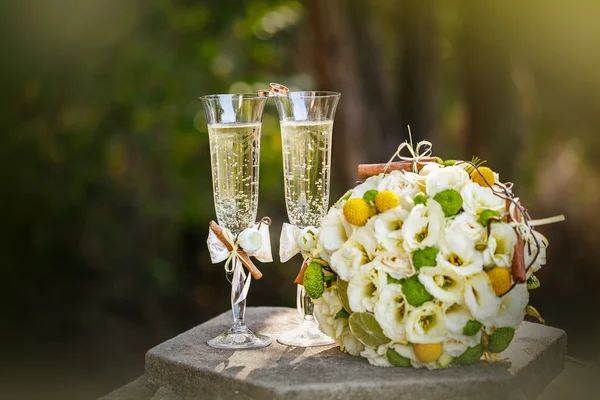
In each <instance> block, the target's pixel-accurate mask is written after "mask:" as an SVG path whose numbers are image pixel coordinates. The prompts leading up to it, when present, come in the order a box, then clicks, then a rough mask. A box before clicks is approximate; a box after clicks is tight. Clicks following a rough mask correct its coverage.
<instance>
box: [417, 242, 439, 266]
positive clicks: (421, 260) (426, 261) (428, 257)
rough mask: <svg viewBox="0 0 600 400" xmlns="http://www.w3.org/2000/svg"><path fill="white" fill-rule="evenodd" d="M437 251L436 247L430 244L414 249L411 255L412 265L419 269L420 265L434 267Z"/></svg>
mask: <svg viewBox="0 0 600 400" xmlns="http://www.w3.org/2000/svg"><path fill="white" fill-rule="evenodd" d="M437 253H438V249H436V248H435V247H431V246H430V247H425V248H424V249H420V250H417V251H415V252H414V253H413V256H412V260H413V266H414V267H415V268H416V269H420V268H421V267H435V266H436V265H437V261H436V259H435V258H436V257H437Z"/></svg>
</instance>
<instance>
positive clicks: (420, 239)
mask: <svg viewBox="0 0 600 400" xmlns="http://www.w3.org/2000/svg"><path fill="white" fill-rule="evenodd" d="M443 229H444V212H443V211H442V207H441V206H440V204H439V203H438V202H437V201H435V200H433V199H429V200H427V204H426V205H425V204H419V205H417V206H415V207H414V208H413V209H412V211H411V212H410V214H409V215H408V217H407V218H406V220H405V221H404V225H403V226H402V238H403V240H404V243H403V245H404V248H405V249H406V251H407V252H409V253H412V252H413V251H415V250H418V249H423V248H425V247H427V246H434V245H436V244H437V243H438V241H439V240H440V238H441V236H442V232H443Z"/></svg>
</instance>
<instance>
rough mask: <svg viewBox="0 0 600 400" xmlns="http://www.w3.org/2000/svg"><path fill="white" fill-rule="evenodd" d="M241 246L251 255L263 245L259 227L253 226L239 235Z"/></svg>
mask: <svg viewBox="0 0 600 400" xmlns="http://www.w3.org/2000/svg"><path fill="white" fill-rule="evenodd" d="M238 243H239V245H240V247H241V248H242V249H243V250H244V251H245V252H246V253H247V254H248V255H249V256H251V255H253V254H254V253H256V252H257V251H258V250H259V249H260V248H261V247H262V238H261V236H260V233H259V232H258V229H256V228H254V227H251V228H247V229H244V230H243V231H241V232H240V234H239V235H238Z"/></svg>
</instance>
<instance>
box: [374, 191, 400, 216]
mask: <svg viewBox="0 0 600 400" xmlns="http://www.w3.org/2000/svg"><path fill="white" fill-rule="evenodd" d="M399 205H400V199H399V198H398V196H396V194H395V193H394V192H392V191H389V190H384V191H382V192H379V193H377V196H375V207H377V211H379V212H380V213H382V212H384V211H387V210H391V209H392V208H396V207H398V206H399Z"/></svg>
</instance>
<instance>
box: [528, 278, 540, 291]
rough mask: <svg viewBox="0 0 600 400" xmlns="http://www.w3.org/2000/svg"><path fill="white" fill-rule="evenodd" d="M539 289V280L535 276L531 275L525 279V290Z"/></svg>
mask: <svg viewBox="0 0 600 400" xmlns="http://www.w3.org/2000/svg"><path fill="white" fill-rule="evenodd" d="M539 287H540V280H539V279H538V278H537V277H536V276H535V275H531V276H530V277H529V278H528V279H527V289H529V290H533V289H537V288H539Z"/></svg>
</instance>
